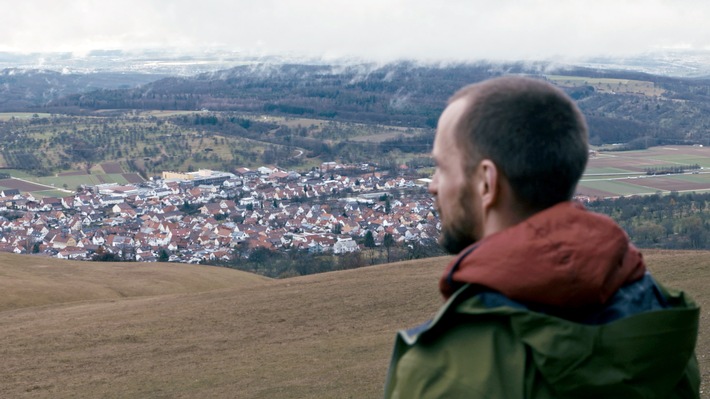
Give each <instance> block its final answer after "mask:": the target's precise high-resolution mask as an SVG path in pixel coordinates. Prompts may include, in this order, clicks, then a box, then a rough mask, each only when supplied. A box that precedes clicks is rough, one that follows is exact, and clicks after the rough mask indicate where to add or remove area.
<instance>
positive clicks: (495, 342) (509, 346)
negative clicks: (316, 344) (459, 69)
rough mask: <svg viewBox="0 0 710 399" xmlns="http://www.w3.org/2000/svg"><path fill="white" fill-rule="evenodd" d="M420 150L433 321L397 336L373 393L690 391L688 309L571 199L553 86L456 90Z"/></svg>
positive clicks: (580, 161) (569, 166)
mask: <svg viewBox="0 0 710 399" xmlns="http://www.w3.org/2000/svg"><path fill="white" fill-rule="evenodd" d="M432 155H433V158H434V160H435V162H436V172H435V173H434V176H433V178H432V182H431V184H430V186H429V191H430V192H431V194H432V195H434V197H435V199H436V203H437V209H438V213H439V216H440V220H441V229H442V233H441V237H440V243H441V245H442V246H443V247H444V248H446V249H447V250H448V251H450V252H452V253H458V256H457V257H456V259H455V260H454V261H453V262H451V264H450V265H449V266H448V267H447V269H446V271H445V273H444V275H443V277H442V278H441V281H440V284H439V285H440V290H441V292H442V294H443V296H444V298H445V299H446V303H445V304H444V305H443V307H442V308H441V309H440V311H439V312H438V313H437V314H436V316H435V317H434V319H433V320H432V321H430V322H429V323H427V324H425V325H423V326H421V327H418V328H416V329H414V330H410V331H400V333H399V334H398V337H397V342H396V344H395V350H394V355H393V359H392V364H391V365H390V371H389V375H388V378H387V385H386V388H385V389H386V392H385V396H386V397H387V398H406V399H413V398H696V397H698V395H699V384H700V377H699V373H698V366H697V361H696V358H695V355H694V348H695V340H696V336H697V329H698V315H699V309H698V308H697V306H696V305H695V304H694V303H693V302H692V301H691V299H689V298H688V297H687V296H686V295H684V294H683V293H682V292H678V291H673V290H668V289H665V288H663V287H662V286H661V285H659V284H657V283H656V282H655V281H654V280H653V278H652V277H651V276H650V275H649V274H648V273H647V272H646V268H645V265H644V262H643V258H642V256H641V254H640V253H639V252H638V251H637V250H636V248H634V246H633V245H631V244H630V243H629V241H628V237H627V236H626V234H625V233H624V232H623V230H621V229H620V228H619V227H618V226H617V225H616V224H615V223H614V222H613V221H612V220H611V219H609V218H607V217H605V216H602V215H597V214H593V213H591V212H588V211H586V210H585V209H584V208H583V207H582V206H581V205H579V204H577V203H574V202H571V198H572V196H573V194H574V191H575V188H576V185H577V182H578V180H579V178H580V177H581V176H582V173H583V171H584V168H585V166H586V163H587V157H588V146H587V127H586V123H585V121H584V118H583V116H582V115H581V113H580V111H579V110H578V108H577V107H576V105H575V104H574V103H573V102H572V101H571V100H570V99H569V98H568V97H567V96H566V95H565V94H564V93H563V92H561V91H560V90H558V89H556V88H555V87H553V86H552V85H549V84H547V83H545V82H543V81H541V80H535V79H530V78H522V77H504V78H497V79H493V80H488V81H485V82H482V83H478V84H474V85H471V86H468V87H465V88H463V89H462V90H460V91H459V92H458V93H456V94H455V95H454V96H453V97H452V99H451V100H450V102H449V104H448V106H447V108H446V109H445V110H444V112H443V113H442V115H441V118H440V119H439V125H438V128H437V133H436V138H435V140H434V149H433V152H432Z"/></svg>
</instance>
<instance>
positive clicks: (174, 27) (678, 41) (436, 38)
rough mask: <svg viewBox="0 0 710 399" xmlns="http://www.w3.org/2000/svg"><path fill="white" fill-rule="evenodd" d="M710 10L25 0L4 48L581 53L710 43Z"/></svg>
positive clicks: (550, 2) (367, 1)
mask: <svg viewBox="0 0 710 399" xmlns="http://www.w3.org/2000/svg"><path fill="white" fill-rule="evenodd" d="M708 16H710V3H706V2H704V1H700V0H683V1H671V0H597V1H589V0H566V1H557V0H500V1H483V0H472V1H466V0H447V1H439V0H359V1H352V0H237V1H230V2H223V1H217V0H201V1H200V2H194V1H192V0H190V1H187V0H176V1H171V2H167V1H159V0H152V1H151V0H143V1H140V0H124V1H121V2H111V1H96V0H73V1H62V2H57V1H53V0H47V1H43V0H25V1H22V2H16V3H14V4H13V12H12V13H3V14H2V15H0V37H2V38H3V39H2V41H0V51H19V52H34V51H64V52H74V53H86V52H88V51H90V50H92V49H126V50H130V49H141V48H173V49H177V50H183V51H199V50H201V49H207V48H221V49H227V50H233V51H241V52H244V53H248V54H284V53H290V54H296V55H306V56H313V57H325V58H339V57H362V58H368V59H374V60H382V61H387V60H392V59H398V58H413V59H422V60H441V59H444V60H478V59H491V60H517V59H528V60H530V59H572V58H578V57H589V56H597V55H615V56H619V55H633V54H638V53H643V52H648V51H652V50H656V49H660V48H689V49H708V48H710V24H707V23H706V21H707V19H708Z"/></svg>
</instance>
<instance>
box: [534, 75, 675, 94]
mask: <svg viewBox="0 0 710 399" xmlns="http://www.w3.org/2000/svg"><path fill="white" fill-rule="evenodd" d="M545 77H546V78H547V79H548V80H550V81H551V82H553V83H555V84H558V85H560V86H568V87H569V86H571V87H579V86H592V87H594V90H596V91H600V92H603V93H626V94H641V95H644V96H652V97H655V96H660V95H661V94H663V93H664V92H665V90H664V89H661V88H659V87H656V86H655V84H654V83H653V82H649V81H643V80H631V79H613V78H590V77H582V76H564V75H546V76H545Z"/></svg>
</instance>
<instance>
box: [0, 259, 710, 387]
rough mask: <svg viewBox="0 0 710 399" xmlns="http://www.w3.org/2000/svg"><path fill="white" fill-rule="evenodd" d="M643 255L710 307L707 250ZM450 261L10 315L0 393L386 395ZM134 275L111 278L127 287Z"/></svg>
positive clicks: (703, 344) (1, 332) (0, 349)
mask: <svg viewBox="0 0 710 399" xmlns="http://www.w3.org/2000/svg"><path fill="white" fill-rule="evenodd" d="M646 255H647V256H646V258H647V260H648V263H649V265H650V268H651V269H652V271H653V272H654V274H655V275H656V277H657V278H658V279H659V280H661V281H663V282H665V283H666V284H668V285H671V286H676V287H681V288H684V289H686V290H688V291H689V292H690V293H691V294H692V295H693V296H694V297H695V299H696V300H697V301H698V302H699V303H700V304H701V306H704V307H705V308H707V306H708V305H710V303H709V302H708V301H709V299H710V298H708V294H707V292H708V291H710V290H708V288H707V287H710V284H709V283H710V253H709V252H689V251H688V252H680V251H664V252H660V251H648V252H647V254H646ZM30 259H32V258H30ZM446 261H447V259H446V258H438V259H427V260H420V261H415V262H403V263H397V264H391V265H384V266H375V267H369V268H363V269H358V270H349V271H343V272H333V273H326V274H320V275H312V276H306V277H299V278H293V279H286V280H278V281H271V282H269V283H257V284H253V285H249V284H246V285H241V286H235V287H234V288H229V289H219V290H215V291H209V292H202V293H190V294H174V295H157V296H152V297H141V298H125V299H120V300H116V299H111V300H95V301H87V302H81V303H66V304H60V305H56V306H44V307H35V308H25V309H15V310H6V311H4V312H0V341H2V342H3V345H2V346H0V358H2V359H3V361H2V362H0V397H52V398H56V397H59V398H63V397H170V398H180V397H185V398H192V397H213V398H220V397H224V398H227V397H229V398H233V397H238V398H376V397H380V396H381V393H382V384H383V381H384V377H385V374H386V368H387V364H388V361H389V357H390V353H391V352H390V351H391V345H392V343H393V339H394V333H395V331H396V330H397V329H398V328H402V327H407V326H412V325H415V324H417V323H419V322H421V321H423V320H425V319H427V318H428V317H430V316H431V315H432V313H433V312H434V311H435V310H436V309H437V307H438V305H439V304H440V299H439V295H438V292H437V279H438V277H439V274H440V272H441V270H442V268H443V265H444V263H445V262H446ZM3 263H4V261H3V260H0V265H2V264H3ZM48 263H49V262H48ZM86 265H87V270H88V268H90V267H91V266H93V267H100V266H102V265H91V264H88V263H87V264H86ZM46 266H47V267H48V268H52V267H53V265H51V264H47V265H46ZM169 266H173V265H169ZM193 267H194V268H195V269H197V270H199V271H206V270H211V269H209V268H204V267H199V266H193ZM188 268H190V266H188ZM4 269H5V268H4V267H0V271H2V270H4ZM137 270H139V269H127V270H124V271H123V272H122V273H121V274H120V275H118V274H117V275H113V276H110V277H106V280H107V281H113V280H114V279H129V278H131V276H135V274H134V273H136V271H137ZM87 273H93V271H91V272H87ZM80 276H81V273H78V274H77V276H76V277H77V278H78V277H80ZM23 279H24V280H23ZM23 279H20V278H18V279H17V281H16V283H15V284H17V285H21V284H24V283H25V282H26V281H32V280H33V276H32V273H31V272H30V273H28V274H27V275H25V277H24V278H23ZM66 281H69V280H66ZM58 284H59V283H58ZM70 284H71V285H70ZM73 286H74V284H73V283H69V282H67V285H66V289H71V288H72V287H73ZM703 313H704V314H707V312H706V311H704V312H703ZM707 331H708V321H707V318H706V317H705V318H704V319H703V320H702V325H701V337H700V342H699V348H698V357H699V360H700V362H701V369H702V370H703V374H704V376H705V379H707V376H708V370H709V369H710V364H708V359H707V356H706V355H707V354H708V353H710V346H709V343H710V342H709V341H710V336H708V334H707Z"/></svg>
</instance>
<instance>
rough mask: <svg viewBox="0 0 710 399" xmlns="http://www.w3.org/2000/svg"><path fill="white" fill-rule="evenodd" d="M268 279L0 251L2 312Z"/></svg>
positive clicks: (259, 282) (205, 269) (243, 284)
mask: <svg viewBox="0 0 710 399" xmlns="http://www.w3.org/2000/svg"><path fill="white" fill-rule="evenodd" d="M267 283H268V279H266V278H264V277H260V276H257V275H254V274H250V273H244V272H236V273H235V272H234V271H232V270H227V269H224V268H218V267H209V266H203V267H194V266H188V265H184V264H178V263H149V264H145V263H88V262H79V261H64V260H57V259H51V258H46V257H34V256H18V255H14V254H8V253H0V292H1V293H2V294H0V312H1V311H4V310H9V309H17V308H24V307H32V306H42V305H57V304H61V303H67V302H77V301H88V300H101V299H117V298H126V297H140V296H155V295H164V294H178V293H192V292H202V291H211V290H215V289H219V288H231V289H235V288H241V287H255V286H259V285H264V284H267Z"/></svg>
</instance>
